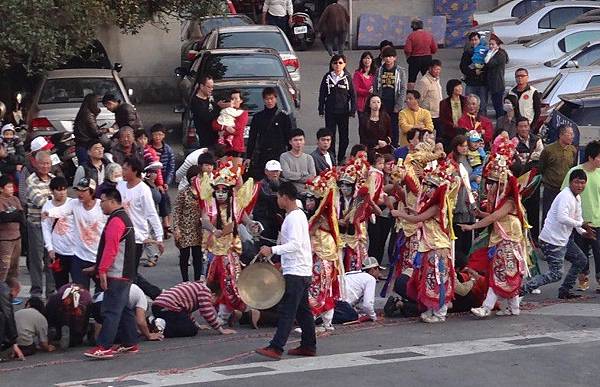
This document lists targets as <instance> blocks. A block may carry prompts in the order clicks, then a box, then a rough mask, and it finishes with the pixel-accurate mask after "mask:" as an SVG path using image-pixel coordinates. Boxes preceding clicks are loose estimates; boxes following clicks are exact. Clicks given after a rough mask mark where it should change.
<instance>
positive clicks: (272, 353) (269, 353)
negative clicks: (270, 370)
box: [256, 346, 283, 360]
mask: <svg viewBox="0 0 600 387" xmlns="http://www.w3.org/2000/svg"><path fill="white" fill-rule="evenodd" d="M256 353H258V354H259V355H263V356H266V357H269V358H271V359H274V360H279V359H281V354H282V353H283V352H282V351H280V350H278V349H277V348H273V347H271V346H269V347H264V348H259V349H257V350H256Z"/></svg>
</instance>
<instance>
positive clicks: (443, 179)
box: [423, 161, 454, 187]
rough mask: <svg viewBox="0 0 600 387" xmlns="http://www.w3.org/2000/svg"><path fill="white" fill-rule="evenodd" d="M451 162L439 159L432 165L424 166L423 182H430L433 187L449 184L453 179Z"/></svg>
mask: <svg viewBox="0 0 600 387" xmlns="http://www.w3.org/2000/svg"><path fill="white" fill-rule="evenodd" d="M453 171H454V167H453V166H452V164H449V163H446V162H445V161H441V162H439V163H438V164H437V166H436V167H435V168H434V167H428V168H425V170H424V171H423V183H427V184H431V185H433V186H434V187H440V186H442V185H445V184H450V183H452V182H453V181H454V177H453V175H452V172H453Z"/></svg>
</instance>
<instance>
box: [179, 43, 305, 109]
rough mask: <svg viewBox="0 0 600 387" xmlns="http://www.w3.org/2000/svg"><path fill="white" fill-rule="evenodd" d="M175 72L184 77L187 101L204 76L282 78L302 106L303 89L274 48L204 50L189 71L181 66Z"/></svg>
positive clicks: (182, 78) (225, 78)
mask: <svg viewBox="0 0 600 387" xmlns="http://www.w3.org/2000/svg"><path fill="white" fill-rule="evenodd" d="M175 74H176V75H177V76H179V77H180V78H181V81H180V83H179V89H180V92H181V93H182V94H181V95H182V97H183V100H184V104H186V103H187V100H188V98H189V96H190V95H191V93H192V90H193V89H195V88H194V87H193V86H194V85H195V84H196V83H197V80H198V79H199V78H200V77H201V76H203V75H210V76H212V77H213V78H214V79H215V80H221V79H222V80H228V79H248V78H257V79H282V80H283V81H284V82H285V84H286V88H287V90H288V91H289V93H290V94H291V95H292V98H293V100H294V104H295V106H296V107H298V108H299V107H300V89H298V87H297V86H296V84H295V83H294V81H292V78H291V76H290V74H289V72H288V71H287V70H286V68H285V66H284V64H283V62H282V60H281V58H280V56H279V55H278V53H277V52H276V51H275V50H273V49H270V48H245V49H244V48H239V49H216V50H207V51H202V52H201V53H200V54H199V55H198V57H197V58H196V60H195V61H194V63H193V64H192V67H191V68H190V70H189V71H187V70H186V69H184V68H181V67H178V68H177V69H175Z"/></svg>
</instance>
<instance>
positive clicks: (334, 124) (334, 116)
mask: <svg viewBox="0 0 600 387" xmlns="http://www.w3.org/2000/svg"><path fill="white" fill-rule="evenodd" d="M349 119H350V117H349V116H348V113H327V112H325V127H326V128H327V130H329V131H330V132H331V134H332V135H333V137H332V138H331V150H332V151H333V153H334V155H337V161H338V164H342V163H343V161H344V158H345V157H346V150H347V149H348V144H350V139H349V137H348V121H349ZM336 128H337V132H339V137H340V144H339V148H338V151H337V153H336V151H335V142H336V133H337V132H336Z"/></svg>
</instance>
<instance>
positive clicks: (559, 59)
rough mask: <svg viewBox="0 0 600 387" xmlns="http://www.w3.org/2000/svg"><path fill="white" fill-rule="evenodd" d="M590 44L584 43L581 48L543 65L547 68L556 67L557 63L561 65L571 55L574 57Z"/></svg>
mask: <svg viewBox="0 0 600 387" xmlns="http://www.w3.org/2000/svg"><path fill="white" fill-rule="evenodd" d="M589 44H590V42H585V43H583V44H582V45H581V46H579V47H577V48H574V49H572V50H571V51H569V52H567V53H565V54H563V55H561V56H559V57H558V58H556V59H553V60H549V61H547V62H546V63H547V64H546V63H544V64H545V65H546V66H548V67H554V66H557V65H558V64H559V63H562V62H563V61H564V60H565V59H566V58H569V57H572V56H573V55H575V54H576V53H578V52H580V51H581V50H583V49H584V48H585V47H587V46H589Z"/></svg>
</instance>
